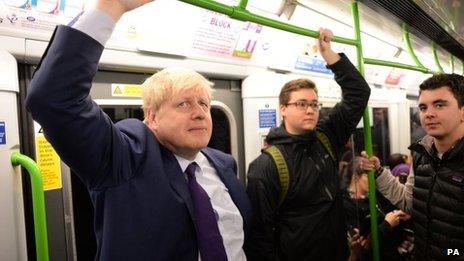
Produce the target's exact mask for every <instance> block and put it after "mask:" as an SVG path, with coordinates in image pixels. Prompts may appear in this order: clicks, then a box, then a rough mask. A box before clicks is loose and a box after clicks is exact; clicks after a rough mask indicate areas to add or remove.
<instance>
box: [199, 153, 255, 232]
mask: <svg viewBox="0 0 464 261" xmlns="http://www.w3.org/2000/svg"><path fill="white" fill-rule="evenodd" d="M201 152H202V153H203V154H204V155H205V156H206V157H207V158H208V160H209V161H210V162H211V164H212V165H213V166H214V167H215V168H216V172H217V174H218V176H219V178H220V179H221V180H222V182H223V183H224V185H225V186H226V188H227V189H228V191H229V195H230V197H231V198H232V201H233V202H234V204H235V206H237V208H238V210H239V211H240V214H241V215H242V217H243V220H244V224H243V226H244V229H245V231H246V230H247V226H248V224H247V220H248V219H247V215H248V212H249V210H248V209H247V206H248V205H247V204H246V203H247V200H248V198H247V196H246V192H245V190H244V188H243V187H242V184H241V183H240V181H239V180H238V178H237V173H235V171H234V170H233V169H232V168H227V167H226V166H224V165H223V164H222V162H221V161H220V160H219V159H218V158H217V157H215V156H214V154H213V153H212V152H211V150H209V149H208V148H205V149H203V150H201Z"/></svg>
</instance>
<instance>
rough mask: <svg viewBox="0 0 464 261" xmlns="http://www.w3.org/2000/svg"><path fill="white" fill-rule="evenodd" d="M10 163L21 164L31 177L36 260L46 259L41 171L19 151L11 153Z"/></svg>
mask: <svg viewBox="0 0 464 261" xmlns="http://www.w3.org/2000/svg"><path fill="white" fill-rule="evenodd" d="M11 164H13V166H18V165H21V166H23V167H24V168H25V169H26V170H27V171H28V172H29V176H30V177H31V187H32V208H33V214H34V232H35V247H36V254H37V260H39V261H48V260H49V257H48V236H47V218H46V215H45V199H44V190H43V182H42V173H40V170H39V167H38V166H37V164H36V163H35V162H34V161H33V160H32V159H31V158H29V157H27V156H25V155H22V154H21V153H19V152H13V154H11Z"/></svg>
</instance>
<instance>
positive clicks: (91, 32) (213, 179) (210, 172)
mask: <svg viewBox="0 0 464 261" xmlns="http://www.w3.org/2000/svg"><path fill="white" fill-rule="evenodd" d="M115 25H116V23H115V21H114V20H113V19H112V18H111V17H110V16H108V15H107V14H105V13H104V12H102V11H99V10H89V11H85V12H84V13H82V14H81V15H80V17H79V16H78V17H77V19H75V20H73V21H72V22H71V23H70V26H71V27H72V28H74V29H77V30H79V31H81V32H83V33H85V34H87V35H88V36H90V37H92V38H93V39H95V40H96V41H98V42H99V43H100V44H101V45H103V46H104V45H105V44H106V42H107V41H108V39H109V38H110V37H111V33H112V32H113V30H114V27H115ZM175 156H176V159H177V161H178V162H179V165H180V167H181V169H182V172H183V173H184V172H185V169H186V168H187V166H188V165H189V164H190V163H191V162H193V161H189V160H187V159H184V158H182V157H179V156H177V155H175ZM194 161H195V162H196V163H197V164H198V166H199V168H197V169H196V171H195V176H196V179H197V182H198V183H199V184H200V186H201V187H202V188H203V189H204V190H205V191H206V193H207V194H208V196H209V197H210V200H211V205H212V206H213V209H214V211H215V212H216V213H217V215H218V216H219V220H218V227H219V232H220V233H221V236H222V239H223V242H224V248H225V250H226V254H227V259H228V260H231V261H232V260H233V261H241V260H246V257H245V253H244V252H243V241H244V237H245V236H244V232H243V218H242V216H241V215H240V212H239V210H238V208H237V206H236V205H235V203H234V202H233V201H232V198H231V197H230V195H229V191H228V189H227V188H226V186H225V185H224V183H222V181H221V179H220V178H219V176H218V175H217V173H216V169H215V168H214V167H213V166H212V165H211V164H210V163H209V161H208V159H207V158H206V157H205V156H204V155H203V154H202V153H198V155H197V157H196V158H195V160H194ZM198 259H199V260H200V256H198Z"/></svg>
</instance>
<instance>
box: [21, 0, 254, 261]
mask: <svg viewBox="0 0 464 261" xmlns="http://www.w3.org/2000/svg"><path fill="white" fill-rule="evenodd" d="M147 2H149V1H147V0H138V1H135V0H114V1H108V0H98V1H97V2H96V8H95V9H93V10H90V11H87V12H85V13H83V15H82V16H80V17H78V18H77V19H75V20H74V21H73V22H71V25H70V26H58V28H57V29H56V31H55V33H54V36H53V38H52V39H51V41H50V45H49V47H48V49H47V52H46V53H45V55H44V57H43V58H42V61H41V62H40V63H39V65H38V68H37V71H36V73H35V75H34V76H33V79H32V82H31V84H30V87H29V89H28V95H27V100H26V104H27V108H28V110H29V111H30V112H31V114H32V117H33V118H34V120H36V121H37V122H39V123H40V124H41V125H42V127H43V131H44V133H45V136H46V137H47V139H48V140H49V141H50V143H51V144H52V145H53V147H54V148H55V149H56V150H57V152H58V154H59V155H60V156H61V158H62V160H63V161H64V162H65V163H66V164H68V165H69V166H70V167H71V169H72V170H73V171H74V172H76V173H77V174H78V175H79V178H80V179H81V180H82V181H83V182H84V183H85V185H86V186H87V188H88V190H89V192H90V195H91V199H92V203H93V205H94V207H95V216H94V220H95V224H94V226H95V234H96V238H97V253H96V258H95V259H96V260H199V258H200V257H201V260H203V261H208V260H211V261H217V260H245V259H246V257H245V254H244V251H243V243H244V238H245V237H246V231H247V228H248V225H249V220H250V212H251V206H250V203H249V201H248V198H247V195H246V192H245V188H244V187H243V186H242V184H241V183H240V181H239V180H238V179H237V176H236V170H237V167H236V163H235V161H234V159H233V158H232V157H231V156H230V155H227V154H225V153H222V152H220V151H217V150H214V149H209V148H206V146H207V144H208V141H209V140H210V138H211V132H212V121H211V113H210V107H211V91H212V90H211V85H212V84H211V83H210V82H209V81H207V80H206V79H205V78H204V77H203V76H201V75H200V74H198V73H196V72H194V71H191V70H187V69H165V70H162V71H160V72H159V73H156V74H155V75H153V76H152V77H150V78H148V79H147V80H146V81H145V83H144V84H143V86H142V88H143V110H144V116H145V119H144V122H141V121H139V120H136V119H129V120H123V121H120V122H118V123H117V124H113V123H112V121H111V119H110V118H109V117H108V116H107V115H106V114H105V113H104V112H103V111H102V110H101V109H100V108H99V106H98V105H97V104H96V103H95V102H93V101H92V99H91V98H90V96H89V92H90V88H91V85H92V84H91V83H92V78H93V77H94V75H95V73H96V71H97V67H98V61H99V59H100V56H101V54H102V51H103V49H104V45H105V42H106V41H107V40H108V38H109V37H110V35H111V32H112V30H113V28H114V26H115V23H116V21H118V19H119V18H120V17H121V16H122V15H123V13H125V12H126V11H129V10H132V9H134V8H136V7H138V6H141V5H143V4H145V3H147ZM161 40H162V39H161ZM76 211H79V210H76Z"/></svg>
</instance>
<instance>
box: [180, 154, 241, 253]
mask: <svg viewBox="0 0 464 261" xmlns="http://www.w3.org/2000/svg"><path fill="white" fill-rule="evenodd" d="M174 156H175V157H176V159H177V161H178V162H179V165H180V168H181V169H182V172H183V173H185V170H186V169H187V167H188V165H190V163H192V162H196V163H197V164H198V166H199V168H196V170H195V177H196V179H197V182H198V184H200V186H201V187H202V188H203V189H204V190H205V191H206V193H207V194H208V196H209V198H210V200H211V205H213V209H214V212H215V213H216V214H217V215H218V216H219V220H218V227H219V232H220V233H221V236H222V239H223V242H224V248H225V249H226V254H227V259H228V260H231V261H232V260H233V261H235V260H237V261H240V260H246V257H245V253H244V252H243V241H244V237H245V235H244V232H243V218H242V216H241V215H240V212H239V210H238V208H237V206H235V204H234V202H233V201H232V198H231V197H230V195H229V191H228V190H227V188H226V186H225V185H224V183H222V181H221V179H220V178H219V176H218V174H217V172H216V169H215V168H214V167H213V166H212V165H211V163H210V162H209V161H208V159H207V158H206V157H205V155H203V154H202V153H201V152H200V153H198V154H197V156H196V158H195V159H194V160H193V161H190V160H187V159H184V158H182V157H179V156H177V155H174ZM184 175H185V174H184ZM185 178H186V179H187V176H186V175H185Z"/></svg>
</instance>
